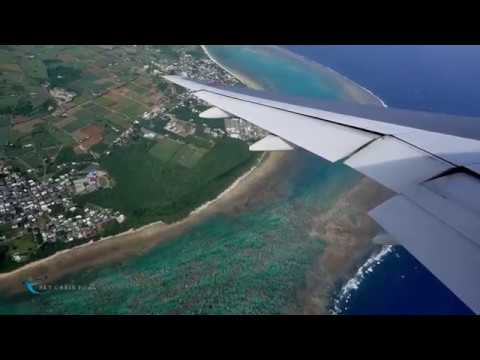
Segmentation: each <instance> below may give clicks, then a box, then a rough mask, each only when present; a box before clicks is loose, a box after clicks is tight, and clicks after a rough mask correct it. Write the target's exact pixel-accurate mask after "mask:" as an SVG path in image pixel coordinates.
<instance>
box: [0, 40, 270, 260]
mask: <svg viewBox="0 0 480 360" xmlns="http://www.w3.org/2000/svg"><path fill="white" fill-rule="evenodd" d="M112 49H113V50H112ZM132 49H133V50H132ZM114 50H115V49H114V48H113V46H112V48H102V51H114ZM127 50H128V54H130V55H131V54H133V56H136V55H137V56H138V57H139V58H140V57H141V59H142V62H138V63H136V65H137V66H136V69H137V72H136V74H135V75H136V76H140V77H141V79H147V80H142V81H144V83H140V82H138V80H133V81H132V80H130V79H127V80H126V82H125V83H127V84H128V82H129V81H130V82H131V83H132V85H130V86H129V87H125V89H128V92H127V91H126V90H125V91H124V92H121V91H123V89H124V85H123V83H120V82H119V85H117V87H116V88H113V90H112V88H108V89H106V90H103V91H101V90H98V89H95V91H90V93H91V94H90V95H89V96H90V98H89V99H88V101H85V102H84V103H83V104H82V103H81V102H80V101H79V100H78V98H79V96H80V95H79V94H80V93H81V90H79V91H75V90H73V89H72V88H68V87H65V88H63V87H62V86H61V81H59V84H56V86H52V84H49V83H48V82H43V83H42V84H41V86H42V88H43V89H47V88H48V94H49V96H50V97H51V98H52V99H53V100H54V104H52V103H50V105H49V106H48V108H47V109H46V111H47V115H46V116H44V118H45V117H46V118H48V121H44V123H45V124H46V125H44V124H43V120H38V119H36V118H31V119H30V118H28V117H25V116H23V115H22V116H23V117H22V116H17V117H15V119H16V122H15V124H16V125H15V126H14V127H13V129H14V130H15V129H16V128H18V129H21V130H22V131H23V128H26V127H27V126H28V124H29V123H35V122H39V123H40V121H42V126H44V128H47V129H48V131H49V134H53V135H54V136H58V137H60V136H62V139H63V137H66V135H67V136H68V137H69V139H68V141H72V142H73V144H72V145H70V144H69V143H67V142H66V141H65V142H64V143H63V144H61V145H59V150H58V151H57V152H56V154H57V155H58V154H59V153H60V152H61V151H62V149H63V150H64V148H65V147H66V145H65V144H68V145H69V147H72V148H73V151H74V155H75V156H86V155H89V156H91V158H90V159H91V160H88V161H67V162H61V163H58V161H57V162H54V163H55V169H54V171H50V172H49V173H47V172H46V169H45V166H43V168H42V166H40V165H38V166H30V167H29V166H25V167H22V166H18V164H19V163H22V164H28V158H27V157H25V158H23V157H22V156H23V153H21V156H15V157H14V159H15V161H14V162H13V163H12V162H11V161H9V158H8V157H7V158H4V159H3V160H2V161H1V162H0V228H1V229H2V231H1V232H0V245H3V247H4V249H7V250H6V251H7V253H6V254H7V256H8V259H9V261H10V262H13V263H17V264H22V263H25V262H26V261H28V260H30V259H31V258H34V257H35V256H33V254H35V251H36V250H37V249H38V248H39V247H42V246H44V245H45V244H59V243H61V244H64V245H62V247H60V248H65V247H68V246H69V244H70V243H72V244H78V243H82V242H85V241H91V240H95V239H98V238H100V237H101V236H102V235H103V233H104V232H103V230H104V229H105V228H106V227H108V226H111V225H112V224H115V223H116V224H122V223H124V222H125V221H126V220H128V215H127V214H125V213H122V211H119V210H118V209H115V208H108V207H102V206H99V205H94V204H91V203H88V202H87V203H86V204H84V203H81V202H80V203H79V202H78V201H77V200H76V199H77V198H78V197H81V196H84V195H86V194H90V195H91V194H92V193H95V192H98V191H102V190H103V189H108V188H112V187H114V186H115V182H116V179H115V178H113V177H112V176H111V174H109V172H108V170H107V169H103V168H102V167H101V164H100V163H101V159H102V158H103V157H108V156H112V155H111V154H112V153H114V152H115V151H116V149H117V148H122V147H127V146H129V145H130V144H131V143H134V142H136V141H139V139H143V141H150V142H154V143H155V144H156V145H154V148H155V147H159V149H160V151H159V154H160V155H159V156H160V157H161V156H164V155H162V154H165V151H166V150H164V149H166V145H167V143H166V141H169V142H170V143H169V146H170V147H172V146H179V147H180V146H182V145H185V144H186V145H188V149H189V150H191V151H193V152H192V154H191V156H190V158H188V156H187V155H188V154H187V155H185V154H183V155H182V156H183V157H182V158H180V156H179V160H178V161H179V164H181V165H183V166H187V167H191V166H194V164H196V162H198V161H199V159H201V157H202V156H203V155H204V154H205V153H207V152H208V149H209V147H212V146H214V144H215V143H216V141H219V140H220V139H222V138H232V139H238V140H242V141H245V142H252V141H255V140H258V139H260V138H262V137H263V136H265V135H266V133H265V132H264V131H263V130H262V129H259V128H257V127H255V126H252V125H251V124H249V123H247V122H245V121H243V120H242V119H238V118H228V119H224V120H220V121H224V123H223V124H220V125H214V126H212V124H211V123H207V122H206V121H204V120H203V119H201V118H199V117H198V114H199V113H200V112H202V111H204V110H205V109H207V104H206V103H204V102H202V101H201V100H198V99H196V98H194V97H193V96H190V95H189V93H188V92H185V91H183V90H180V89H179V88H176V87H175V86H174V85H172V84H166V82H165V80H164V79H163V78H162V75H167V74H178V75H182V76H185V77H188V78H191V79H196V80H201V81H207V82H214V83H216V84H221V85H236V86H241V84H240V83H239V81H238V80H237V79H236V78H235V77H233V76H232V75H231V74H229V73H227V72H226V71H224V70H223V69H221V68H220V67H219V66H217V65H216V64H215V63H214V62H213V61H212V60H210V59H209V58H207V57H206V56H193V55H191V54H189V53H188V52H186V51H185V52H182V50H180V51H179V52H177V53H176V55H177V57H176V58H175V59H174V61H173V62H172V58H169V57H167V56H162V51H161V50H157V49H150V51H149V52H148V56H147V55H145V54H146V53H147V52H146V51H145V50H143V53H142V56H140V55H139V53H135V51H138V49H134V48H133V47H131V46H130V47H128V49H127ZM157 52H158V53H159V54H157ZM131 63H132V61H130V63H129V65H130V66H131ZM110 65H112V64H110ZM110 65H109V66H110ZM47 70H49V69H47ZM56 70H58V68H56ZM58 71H59V70H58ZM72 73H73V72H72ZM48 74H49V76H50V72H49V73H48ZM68 75H69V74H68V73H67V74H66V75H57V77H58V76H62V77H66V76H68ZM117 78H118V76H117V75H115V74H114V76H112V79H115V81H118V79H117ZM49 79H50V78H49ZM61 79H62V78H60V80H61ZM53 82H55V81H53ZM105 82H106V81H105ZM133 84H134V85H133ZM154 84H157V86H159V89H160V90H159V91H155V90H154V91H152V90H151V88H154V89H155V87H154ZM118 89H120V90H118ZM139 94H141V96H139ZM143 94H147V95H143ZM159 94H160V95H159ZM147 97H148V98H147ZM120 98H122V99H124V98H125V99H126V100H125V101H127V100H128V101H129V103H131V104H133V105H137V108H135V110H136V112H132V113H130V112H129V111H130V110H129V109H128V110H127V111H126V112H125V114H127V115H125V114H124V113H122V109H120V108H118V109H117V108H116V107H115V106H117V105H116V103H117V102H118V99H120ZM145 99H147V100H145ZM79 104H81V105H79ZM111 104H112V105H111ZM139 104H141V105H142V106H140V105H139ZM133 105H132V106H133ZM109 106H110V107H109ZM79 109H80V110H79ZM90 109H93V110H98V111H99V112H100V113H102V112H103V111H104V109H108V110H109V112H108V113H107V111H105V113H106V114H108V116H110V117H111V119H113V120H112V121H104V122H100V121H98V120H95V121H93V120H92V121H91V122H89V120H88V117H86V119H87V120H83V118H81V117H80V116H81V115H83V113H82V112H86V111H87V110H90ZM93 110H91V111H93ZM140 110H142V111H140ZM99 112H96V113H92V114H98V113H99ZM132 114H133V115H132ZM95 116H96V115H95ZM104 117H106V115H104ZM123 118H125V120H124V119H123ZM92 119H93V117H92ZM82 121H84V123H81V124H80V122H82ZM102 121H103V120H102ZM76 123H79V125H78V126H76ZM51 124H52V125H51ZM74 125H75V126H74ZM36 126H38V125H36ZM47 126H48V127H47ZM22 127H23V128H22ZM33 129H36V127H33ZM32 133H34V132H32ZM29 136H30V135H29ZM27 138H28V139H31V138H29V137H27ZM21 139H23V138H21ZM33 139H34V138H33ZM70 139H72V140H70ZM191 139H196V142H197V143H198V142H200V140H201V141H203V142H205V143H206V144H208V145H206V148H200V147H195V146H196V145H195V144H194V143H189V141H191ZM62 141H63V140H62ZM157 142H158V143H157ZM172 144H173V145H172ZM8 146H10V147H11V148H12V146H13V145H12V144H11V143H9V144H8V145H7V147H8ZM38 146H39V145H38V144H36V143H35V141H31V142H25V143H23V144H22V145H21V150H22V151H25V152H26V151H28V150H30V148H32V149H31V150H32V151H34V150H38V149H37V147H38ZM161 146H164V147H161ZM52 148H53V147H52ZM12 149H13V148H12ZM46 149H47V150H48V152H46V153H48V155H46V156H44V157H43V159H41V161H42V162H43V163H44V164H45V162H46V161H47V160H48V161H50V162H51V161H53V160H52V159H55V157H52V156H50V151H51V149H50V148H48V147H46ZM185 149H187V148H185ZM192 149H193V150H192ZM43 150H44V149H43V148H42V151H43ZM162 150H164V151H163V153H162ZM19 151H20V150H19ZM182 151H183V150H182ZM195 151H196V152H195ZM178 152H180V151H178ZM183 152H184V153H185V152H186V150H185V151H183ZM172 159H176V157H175V156H172ZM185 159H187V160H188V161H186V160H185ZM72 160H75V159H72ZM97 161H98V162H97ZM42 169H43V171H42ZM9 244H10V245H11V244H15V245H14V246H9Z"/></svg>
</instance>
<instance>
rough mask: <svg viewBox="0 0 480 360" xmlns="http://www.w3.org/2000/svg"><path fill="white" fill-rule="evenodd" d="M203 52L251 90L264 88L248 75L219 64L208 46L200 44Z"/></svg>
mask: <svg viewBox="0 0 480 360" xmlns="http://www.w3.org/2000/svg"><path fill="white" fill-rule="evenodd" d="M200 47H201V48H202V50H203V52H204V53H205V54H206V55H207V57H208V58H209V59H210V60H212V61H213V62H214V63H215V64H217V66H219V67H220V68H222V69H223V70H224V71H226V72H227V73H229V74H230V75H232V76H233V77H235V78H237V79H238V80H239V81H240V82H241V83H243V84H244V85H245V86H247V87H248V88H251V89H253V90H265V89H264V87H263V86H262V85H260V84H259V83H257V82H256V81H255V80H252V79H250V78H249V77H247V76H245V75H243V74H240V73H239V72H238V71H233V70H232V69H230V68H228V67H227V66H225V65H223V64H221V63H220V62H219V61H218V60H217V59H215V57H214V56H213V55H212V54H211V53H210V52H209V51H208V48H207V47H206V46H205V45H200Z"/></svg>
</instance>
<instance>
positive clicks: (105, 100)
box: [94, 96, 116, 107]
mask: <svg viewBox="0 0 480 360" xmlns="http://www.w3.org/2000/svg"><path fill="white" fill-rule="evenodd" d="M94 102H95V103H96V104H98V105H101V106H105V107H110V106H113V105H115V104H116V101H114V100H113V99H112V98H110V97H109V96H100V97H99V98H97V99H95V101H94Z"/></svg>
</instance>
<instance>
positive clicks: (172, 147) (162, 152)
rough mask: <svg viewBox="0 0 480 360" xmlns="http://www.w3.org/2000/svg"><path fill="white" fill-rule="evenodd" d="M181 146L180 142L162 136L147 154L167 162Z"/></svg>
mask: <svg viewBox="0 0 480 360" xmlns="http://www.w3.org/2000/svg"><path fill="white" fill-rule="evenodd" d="M182 146H183V144H182V143H180V142H178V141H175V140H171V139H169V138H167V137H164V138H162V139H160V140H158V142H157V143H156V144H155V145H154V146H152V148H151V149H150V151H149V154H150V155H152V156H154V157H156V158H157V159H159V160H161V161H164V162H168V161H170V159H171V158H172V157H173V155H175V153H176V152H177V151H178V150H179V149H180V148H181V147H182Z"/></svg>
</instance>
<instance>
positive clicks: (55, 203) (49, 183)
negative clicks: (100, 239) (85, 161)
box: [0, 166, 121, 242]
mask: <svg viewBox="0 0 480 360" xmlns="http://www.w3.org/2000/svg"><path fill="white" fill-rule="evenodd" d="M76 176H78V173H77V172H76V170H73V169H72V170H70V172H69V173H66V174H63V175H60V176H58V177H55V178H49V179H48V180H46V181H43V182H39V181H37V180H34V179H29V178H27V177H25V176H23V174H21V173H20V172H17V171H15V170H14V169H13V168H12V167H11V166H3V167H2V168H1V170H0V224H7V225H10V226H11V228H12V230H14V232H15V231H17V229H18V231H22V230H24V229H31V230H32V231H33V233H34V234H36V235H37V236H40V237H41V239H42V241H44V242H56V241H73V240H75V239H83V238H88V237H92V236H95V235H96V234H97V231H98V230H99V227H101V226H102V225H103V224H105V223H108V222H110V221H112V220H115V219H116V218H118V217H119V216H120V215H121V214H120V213H118V212H114V211H112V210H110V209H100V208H99V209H90V208H84V209H83V210H82V209H79V208H78V207H77V206H76V205H75V203H74V202H73V200H72V198H71V196H72V195H73V193H74V192H75V187H74V185H73V184H74V182H75V177H76ZM82 211H83V213H82ZM117 221H118V220H117Z"/></svg>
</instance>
